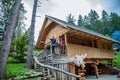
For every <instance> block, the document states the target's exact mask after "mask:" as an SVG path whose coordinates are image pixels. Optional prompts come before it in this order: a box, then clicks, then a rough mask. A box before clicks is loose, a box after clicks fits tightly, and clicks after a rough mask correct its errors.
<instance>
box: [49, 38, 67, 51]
mask: <svg viewBox="0 0 120 80" xmlns="http://www.w3.org/2000/svg"><path fill="white" fill-rule="evenodd" d="M47 38H49V37H47ZM49 39H50V41H51V45H52V51H53V52H54V46H55V45H56V44H57V41H56V38H55V37H54V36H53V37H52V38H49ZM59 44H60V46H61V47H62V52H63V50H64V46H65V42H64V40H63V38H60V42H59Z"/></svg>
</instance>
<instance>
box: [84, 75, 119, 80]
mask: <svg viewBox="0 0 120 80" xmlns="http://www.w3.org/2000/svg"><path fill="white" fill-rule="evenodd" d="M116 76H117V75H107V74H101V75H99V78H98V79H97V78H96V76H95V75H87V76H86V79H87V80H120V78H117V77H116Z"/></svg>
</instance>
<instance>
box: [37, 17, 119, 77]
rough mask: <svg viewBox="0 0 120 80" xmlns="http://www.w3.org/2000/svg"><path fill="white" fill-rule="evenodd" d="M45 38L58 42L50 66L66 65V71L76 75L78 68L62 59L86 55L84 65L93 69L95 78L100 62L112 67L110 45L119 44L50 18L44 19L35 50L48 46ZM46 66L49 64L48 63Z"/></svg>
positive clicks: (112, 56) (112, 53)
mask: <svg viewBox="0 0 120 80" xmlns="http://www.w3.org/2000/svg"><path fill="white" fill-rule="evenodd" d="M46 36H47V37H50V38H52V37H53V36H54V37H55V38H56V40H57V42H58V44H57V46H56V47H55V48H56V50H57V49H58V51H56V52H57V53H54V54H52V58H50V59H51V62H50V64H54V63H55V64H61V63H63V64H67V70H68V71H70V72H71V73H74V74H77V71H78V68H79V67H78V66H76V65H75V64H74V63H72V62H71V63H68V62H66V61H64V59H65V58H68V57H73V56H75V55H76V54H79V55H80V54H84V53H87V56H86V58H85V62H86V65H87V64H88V65H91V66H93V67H94V68H95V71H96V72H95V74H96V75H97V77H98V67H97V64H99V63H101V62H102V61H109V62H111V65H113V64H112V60H113V58H114V52H113V48H112V44H114V43H120V42H118V41H116V40H113V39H111V38H108V37H106V36H104V35H102V34H100V33H97V32H94V31H91V30H88V29H86V28H83V27H80V26H76V25H72V24H69V23H67V22H65V21H63V20H60V19H57V18H54V17H51V16H46V17H45V20H44V23H43V26H42V29H41V31H40V34H39V37H38V40H37V44H36V48H39V49H45V47H46V46H47V45H49V44H50V40H49V38H47V37H46ZM61 37H62V38H63V39H64V41H65V51H64V53H61V52H60V51H59V47H60V46H59V40H60V38H61ZM44 54H45V55H44V57H45V56H48V55H49V54H50V53H49V52H48V53H44ZM53 55H56V56H53ZM60 55H61V56H60ZM58 56H59V57H58ZM47 64H49V62H48V63H47ZM86 70H87V69H86Z"/></svg>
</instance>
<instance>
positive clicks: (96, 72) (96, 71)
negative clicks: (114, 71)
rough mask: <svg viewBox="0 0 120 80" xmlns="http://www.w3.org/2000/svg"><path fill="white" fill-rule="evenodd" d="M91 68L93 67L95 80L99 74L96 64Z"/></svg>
mask: <svg viewBox="0 0 120 80" xmlns="http://www.w3.org/2000/svg"><path fill="white" fill-rule="evenodd" d="M92 67H93V68H94V70H95V75H96V78H98V77H99V73H98V67H97V65H96V64H92Z"/></svg>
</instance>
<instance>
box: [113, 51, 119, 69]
mask: <svg viewBox="0 0 120 80" xmlns="http://www.w3.org/2000/svg"><path fill="white" fill-rule="evenodd" d="M113 62H114V65H115V66H116V67H117V68H120V52H115V58H114V60H113Z"/></svg>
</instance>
